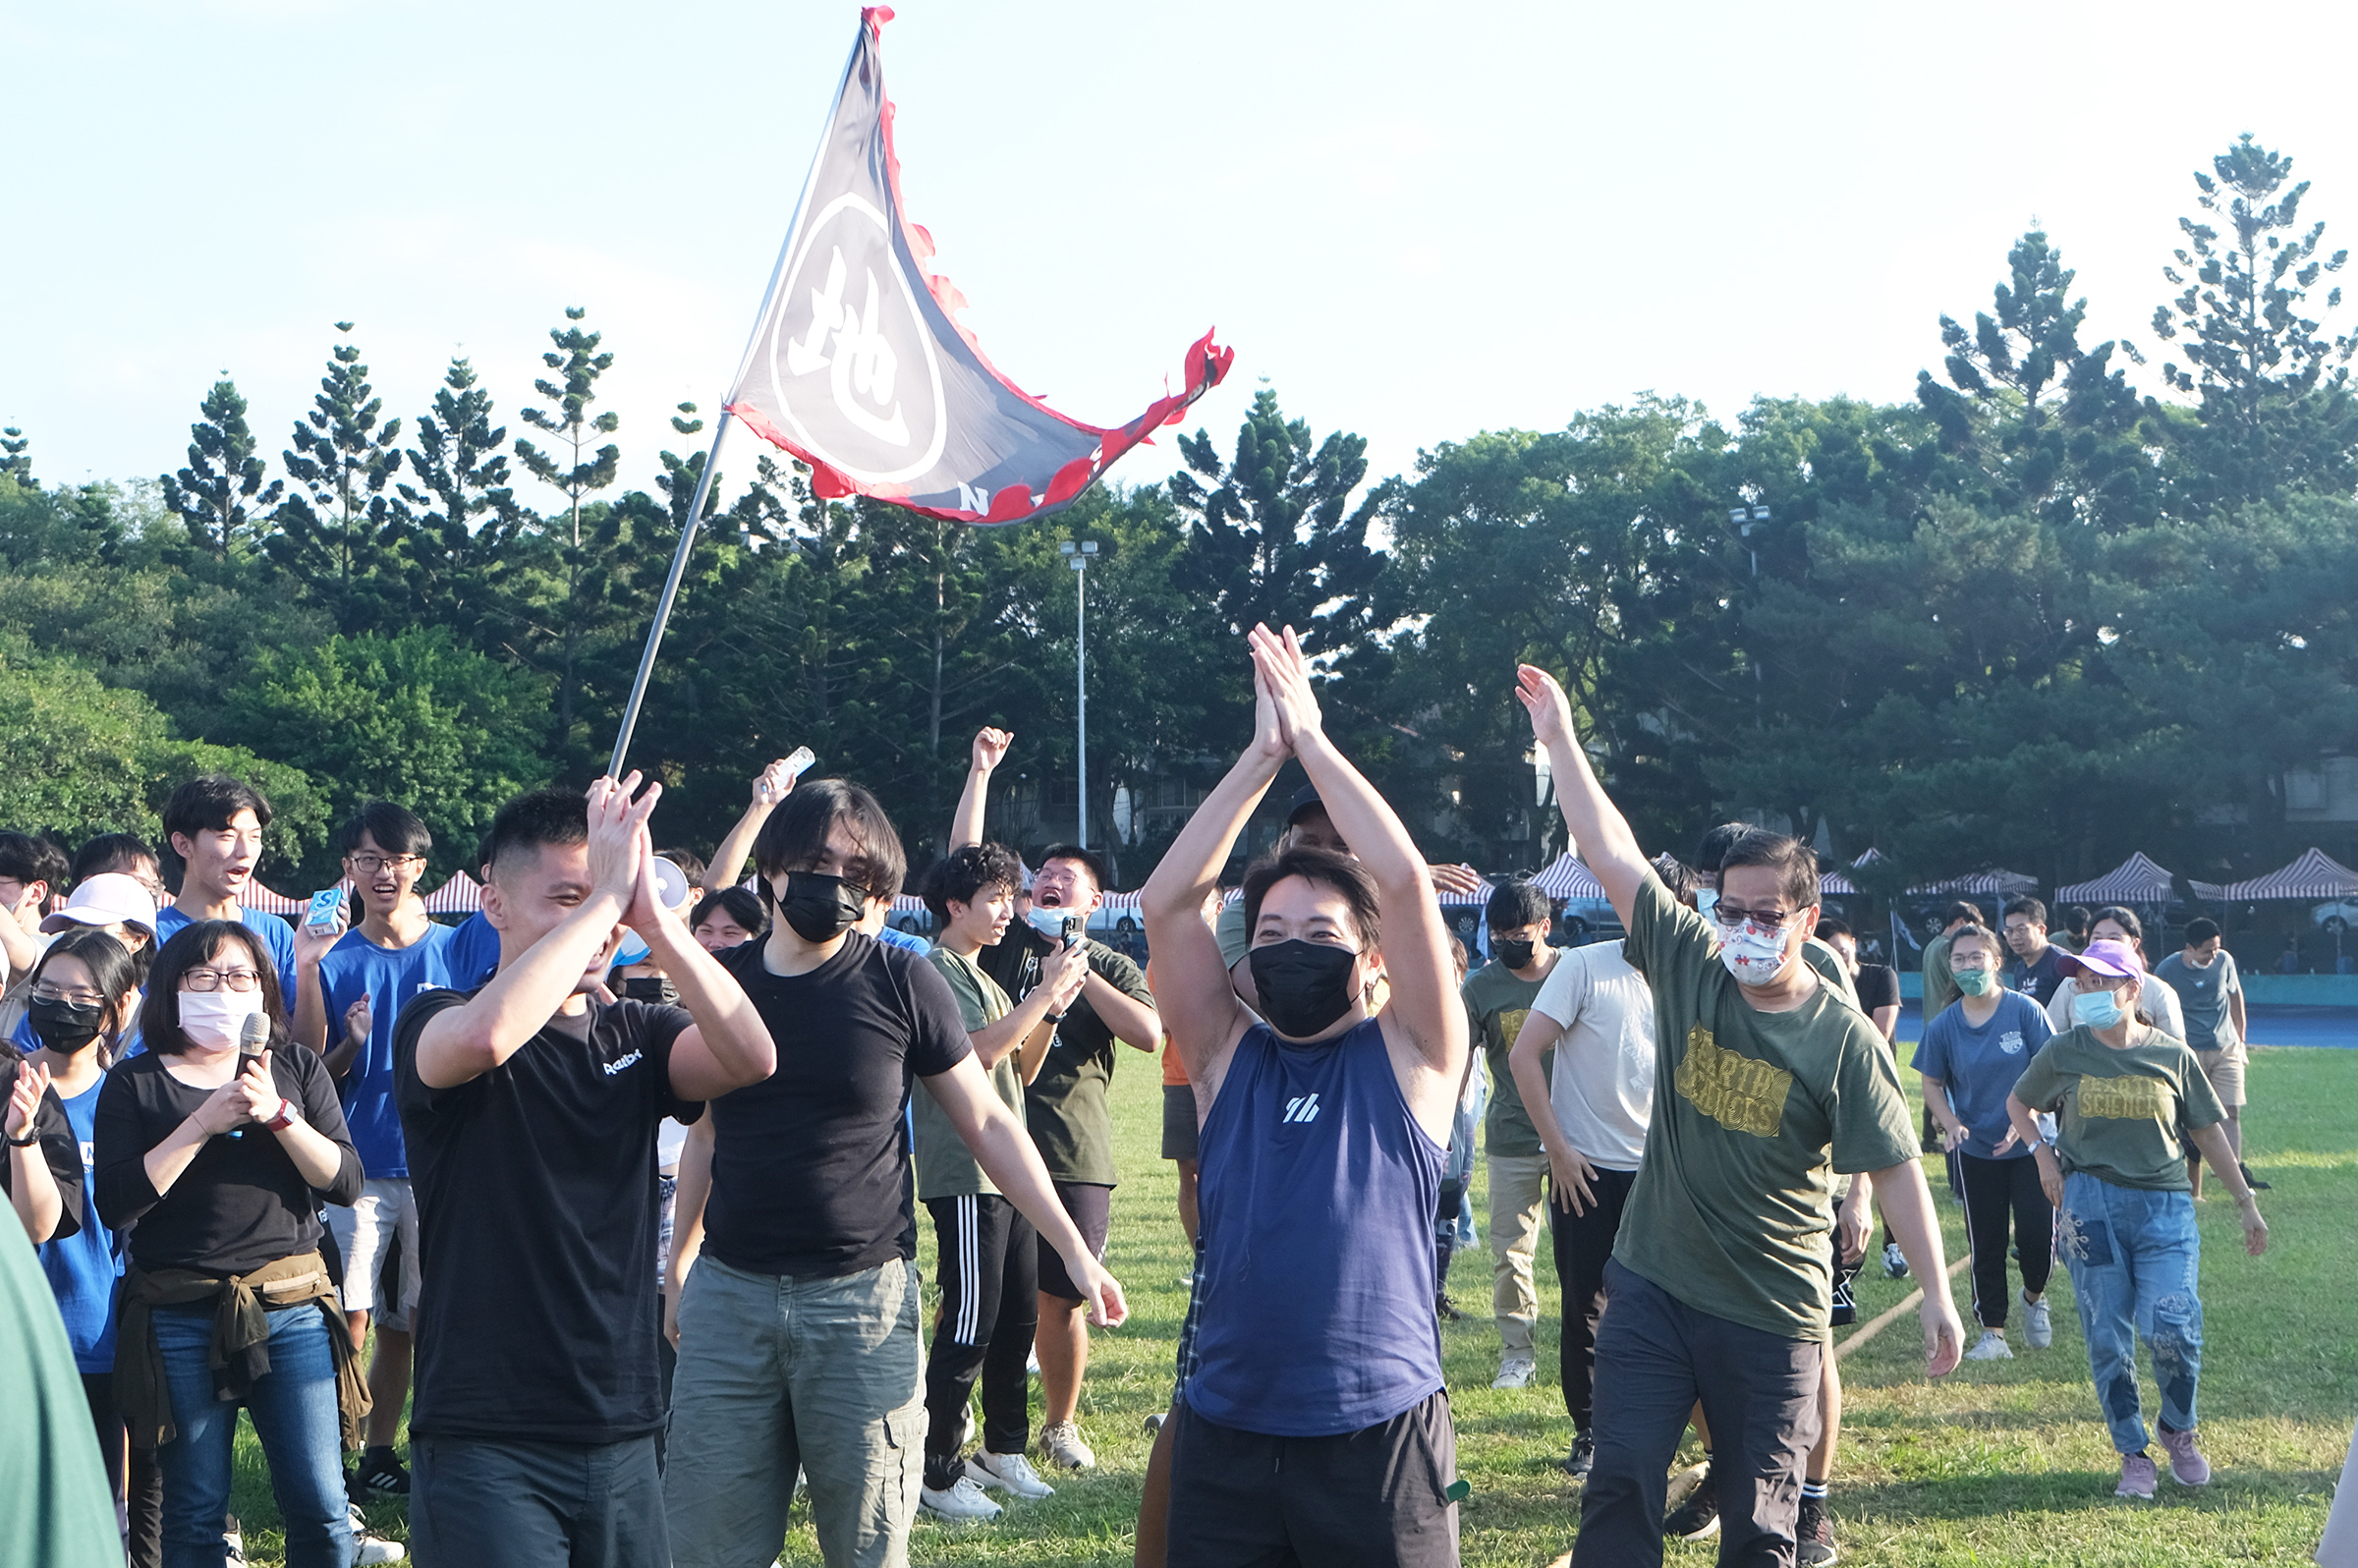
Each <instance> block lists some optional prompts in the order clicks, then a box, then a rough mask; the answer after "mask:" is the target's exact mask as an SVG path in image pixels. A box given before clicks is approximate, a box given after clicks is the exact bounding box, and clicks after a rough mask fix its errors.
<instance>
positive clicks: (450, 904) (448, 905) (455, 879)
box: [425, 871, 483, 915]
mask: <svg viewBox="0 0 2358 1568" xmlns="http://www.w3.org/2000/svg"><path fill="white" fill-rule="evenodd" d="M482 907H483V884H482V883H480V882H478V881H477V880H476V879H475V878H474V877H472V876H469V875H468V874H467V873H466V872H465V871H456V872H453V873H452V875H451V878H450V880H449V881H447V882H444V883H443V884H442V885H441V886H440V887H437V888H435V889H434V890H433V891H432V892H430V893H428V894H426V895H425V912H426V913H427V914H428V915H472V914H474V913H475V912H476V911H477V910H479V909H481V908H482Z"/></svg>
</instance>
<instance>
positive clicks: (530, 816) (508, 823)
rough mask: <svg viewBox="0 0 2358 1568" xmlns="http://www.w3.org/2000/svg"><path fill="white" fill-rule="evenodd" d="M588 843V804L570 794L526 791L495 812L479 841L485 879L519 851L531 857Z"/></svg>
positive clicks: (579, 796) (570, 791) (586, 799)
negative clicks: (489, 829)
mask: <svg viewBox="0 0 2358 1568" xmlns="http://www.w3.org/2000/svg"><path fill="white" fill-rule="evenodd" d="M587 843H589V799H588V798H587V797H586V796H583V795H580V794H578V793H576V792H575V791H572V790H561V789H553V788H552V789H539V790H527V791H525V792H524V793H523V794H522V795H519V796H517V797H516V798H515V799H514V800H512V801H510V802H508V804H507V805H505V806H503V807H501V808H500V809H499V814H498V815H497V816H494V817H493V818H491V831H490V832H489V833H488V834H486V835H485V836H484V839H483V848H484V851H485V853H484V855H483V866H484V873H485V874H486V875H490V874H494V873H496V872H497V871H498V869H499V866H500V863H501V862H502V861H505V860H507V859H509V858H510V857H511V856H513V855H515V854H516V853H517V852H518V851H520V850H531V851H532V852H533V854H534V855H537V854H539V852H540V851H541V850H542V849H545V848H548V847H551V846H561V847H570V846H572V845H575V844H587Z"/></svg>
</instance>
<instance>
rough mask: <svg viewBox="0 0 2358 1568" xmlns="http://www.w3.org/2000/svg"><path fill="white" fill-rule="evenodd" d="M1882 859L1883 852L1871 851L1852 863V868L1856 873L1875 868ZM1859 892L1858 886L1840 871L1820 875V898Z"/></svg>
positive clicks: (1820, 873)
mask: <svg viewBox="0 0 2358 1568" xmlns="http://www.w3.org/2000/svg"><path fill="white" fill-rule="evenodd" d="M1882 858H1883V852H1882V851H1881V850H1879V849H1870V850H1868V852H1867V853H1866V854H1864V855H1862V856H1860V857H1859V858H1858V859H1857V860H1855V861H1852V862H1851V863H1850V868H1851V869H1852V870H1854V871H1855V870H1857V869H1858V868H1860V867H1862V866H1873V865H1874V864H1875V863H1876V862H1877V861H1880V860H1881V859H1882ZM1858 890H1859V889H1858V886H1857V884H1856V883H1854V882H1852V881H1851V879H1850V878H1849V877H1847V876H1844V875H1843V874H1842V873H1841V872H1840V871H1821V872H1819V873H1818V893H1819V896H1820V897H1824V896H1825V894H1827V893H1832V894H1834V895H1835V896H1836V897H1841V896H1844V895H1847V894H1851V893H1856V892H1857V891H1858Z"/></svg>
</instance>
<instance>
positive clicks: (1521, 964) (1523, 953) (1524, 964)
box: [1490, 936, 1539, 969]
mask: <svg viewBox="0 0 2358 1568" xmlns="http://www.w3.org/2000/svg"><path fill="white" fill-rule="evenodd" d="M1538 945H1539V944H1538V943H1536V942H1517V941H1504V940H1501V939H1500V938H1498V937H1495V936H1493V937H1491V938H1490V957H1492V958H1494V959H1496V960H1497V961H1498V962H1499V963H1501V964H1504V965H1505V966H1506V967H1507V968H1508V969H1529V968H1531V955H1532V954H1533V953H1534V952H1535V951H1537V950H1538Z"/></svg>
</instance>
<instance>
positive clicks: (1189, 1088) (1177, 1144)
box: [1162, 1084, 1198, 1159]
mask: <svg viewBox="0 0 2358 1568" xmlns="http://www.w3.org/2000/svg"><path fill="white" fill-rule="evenodd" d="M1197 1132H1198V1128H1197V1125H1196V1090H1195V1086H1194V1085H1193V1084H1165V1085H1163V1086H1162V1157H1163V1158H1165V1159H1194V1158H1195V1157H1196V1135H1197Z"/></svg>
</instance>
